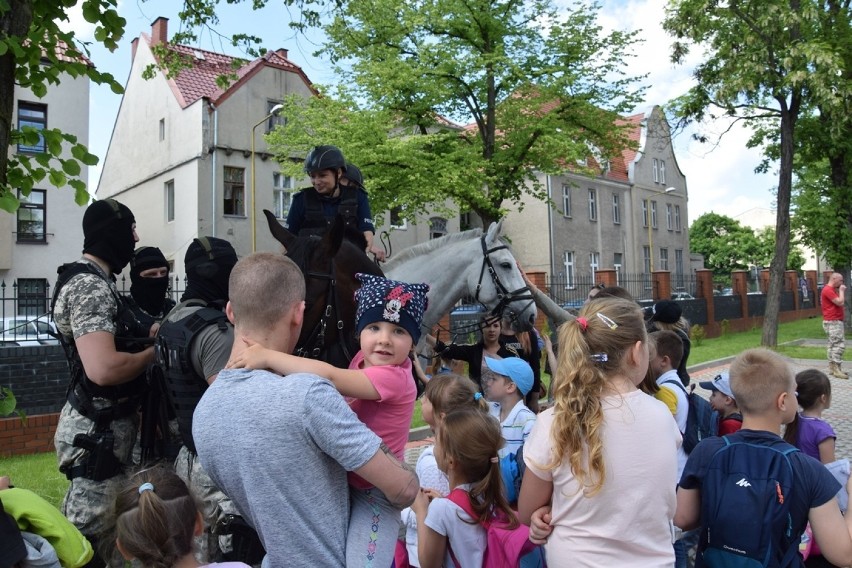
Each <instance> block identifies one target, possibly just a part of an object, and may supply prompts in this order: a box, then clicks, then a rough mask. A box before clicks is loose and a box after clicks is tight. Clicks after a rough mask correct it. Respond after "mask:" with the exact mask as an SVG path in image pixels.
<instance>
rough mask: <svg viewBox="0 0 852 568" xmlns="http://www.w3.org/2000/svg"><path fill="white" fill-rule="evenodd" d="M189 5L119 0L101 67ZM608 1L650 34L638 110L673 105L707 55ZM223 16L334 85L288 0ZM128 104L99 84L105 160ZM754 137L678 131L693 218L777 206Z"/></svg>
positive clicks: (233, 28)
mask: <svg viewBox="0 0 852 568" xmlns="http://www.w3.org/2000/svg"><path fill="white" fill-rule="evenodd" d="M555 1H556V3H557V5H570V3H571V2H570V0H555ZM181 4H182V2H179V1H178V0H146V1H144V2H143V1H141V0H119V2H118V6H119V13H120V14H121V16H123V17H124V18H125V19H126V20H127V27H126V31H125V37H124V39H123V40H122V41H121V42H120V43H119V45H120V47H119V49H118V50H116V51H115V52H113V53H110V52H109V51H107V50H106V49H104V48H103V47H101V46H100V45H99V44H97V43H93V45H92V51H91V56H90V58H91V59H92V61H93V63H94V64H95V66H96V67H97V68H98V70H100V71H102V72H109V73H111V74H112V75H113V76H114V77H115V78H116V80H117V81H118V82H119V83H121V84H125V83H126V81H127V76H128V73H129V72H130V62H131V59H130V42H131V40H133V38H135V37H138V36H139V34H140V33H141V32H146V33H148V34H150V29H151V22H153V21H154V20H155V19H156V18H157V17H159V16H165V17H167V18H169V35H170V36H171V35H172V34H173V33H174V32H175V31H177V30H178V29H179V28H180V20H179V18H178V16H177V12H178V10H179V8H180V6H181ZM602 4H603V6H602V8H601V11H600V14H599V23H600V25H601V26H602V28H603V29H604V30H614V29H618V30H624V31H633V30H640V37H641V38H642V39H643V40H644V41H643V43H641V44H639V45H638V46H636V48H635V54H636V57H634V58H632V59H631V60H630V62H629V63H630V70H629V72H630V74H632V75H637V76H638V75H643V74H648V78H647V79H646V80H645V84H646V85H647V86H648V89H647V91H646V94H645V104H644V105H642V106H641V107H639V108H637V109H636V111H637V112H639V111H643V110H647V109H649V108H650V107H651V106H653V105H662V106H665V104H666V103H667V102H668V101H669V100H671V99H673V98H675V97H677V96H679V95H681V94H683V93H684V92H686V90H687V89H688V88H689V87H690V85H691V84H692V79H691V68H692V67H693V66H694V65H695V64H696V63H697V62H698V61H700V59H699V58H700V56H701V54H700V53H693V54H691V55H690V60H689V61H688V62H687V63H686V64H684V65H681V66H675V65H674V64H673V63H671V62H670V60H669V54H670V53H671V43H672V40H671V38H670V37H669V36H668V35H667V34H666V33H665V32H664V31H663V29H662V20H663V17H664V13H665V5H666V1H665V0H607V1H606V2H603V3H602ZM218 14H219V20H220V21H219V23H218V24H217V25H215V26H214V27H215V30H216V31H217V32H218V33H220V34H223V35H224V36H226V37H230V35H231V34H233V33H240V32H243V33H251V34H253V35H256V36H258V37H260V38H262V40H263V44H262V45H263V47H266V48H267V49H277V48H279V47H283V48H285V49H288V50H289V58H290V59H291V60H292V61H293V62H294V63H295V64H297V65H299V66H301V67H302V69H303V70H304V71H305V73H306V74H307V75H308V77H309V78H310V79H311V81H313V82H314V83H318V84H331V83H333V81H334V74H333V72H332V70H331V66H330V64H329V63H328V62H327V61H324V60H322V59H321V58H317V57H314V56H313V53H314V52H315V51H317V49H318V48H319V47H320V45H321V37H322V36H321V34H320V33H319V32H314V33H312V34H310V36H309V37H305V36H303V35H299V34H297V33H296V32H294V31H292V30H291V29H290V28H289V27H288V25H287V23H288V22H290V21H291V20H292V19H293V18H294V17H298V11H296V10H290V9H289V8H286V7H285V6H284V5H283V2H281V1H280V0H269V2H268V5H267V6H266V7H265V8H264V9H262V10H260V11H252V10H251V9H250V2H248V1H244V2H243V3H242V4H238V5H228V4H225V3H223V4H221V5H220V7H219V10H218ZM68 26H69V27H70V29H73V30H74V31H75V32H76V34H77V36H78V37H79V38H82V39H84V40H91V37H92V34H93V32H94V28H93V26H91V25H90V24H88V23H87V22H85V21H84V20H83V18H82V16H81V14H80V11H79V6H78V7H76V8H75V9H73V10H72V12H70V13H69V23H68ZM196 47H199V48H201V49H207V50H211V51H218V52H224V53H228V54H231V55H236V56H244V54H242V53H240V52H239V51H238V50H237V49H236V48H234V47H232V46H230V44H229V42H227V41H226V39H223V38H221V37H218V36H217V35H215V34H213V33H210V32H206V33H204V34H202V35H201V37H200V38H199V41H198V43H197V44H196ZM120 102H121V96H120V95H116V94H114V93H112V91H111V90H110V89H109V88H108V87H104V86H100V85H94V84H93V85H92V86H91V105H90V109H91V110H90V131H89V148H90V150H91V151H92V152H93V153H94V154H96V155H97V156H100V157H101V159H103V158H104V156H106V150H107V147H108V145H109V140H110V136H111V134H112V128H113V124H114V122H115V117H116V114H117V113H118V108H119V104H120ZM728 127H729V124H727V123H724V122H716V123H710V124H704V125H701V128H702V132H704V133H710V134H714V133H715V134H717V135H718V134H719V133H721V132H724V131H725V130H727V129H728ZM713 138H715V137H712V136H711V139H713ZM748 138H749V131H748V130H746V129H744V128H741V127H738V126H734V127H733V128H732V129H730V131H729V132H727V133H726V134H725V135H724V137H723V138H722V139H721V141H720V142H719V143H718V144H701V143H698V142H696V141H694V140H692V138H691V136H690V133H689V132H682V133H680V134H678V135H676V136H675V138H674V140H673V143H674V147H675V155H676V157H677V162H678V166H679V167H680V169H681V171H683V173H684V174H685V175H686V180H687V188H688V194H689V205H688V209H689V222H690V223H692V221H694V220H695V219H696V218H697V217H699V216H700V215H702V214H704V213H708V212H711V211H712V212H715V213H719V214H722V215H728V216H731V217H738V216H740V215H742V214H743V213H745V212H747V211H749V210H750V209H752V208H767V207H771V206H772V204H773V203H774V196H773V193H772V191H773V189H774V188H775V186H776V185H777V176H776V175H775V174H774V173H773V171H772V169H771V168H770V173H768V174H755V173H754V168H755V166H757V164H758V163H759V162H760V160H761V159H762V155H761V152H760V150H759V149H748V148H746V142H747V140H748ZM99 177H100V166H95V167H94V168H91V169H90V173H89V182H90V187H91V188H92V191H94V188H96V187H97V181H98V178H99Z"/></svg>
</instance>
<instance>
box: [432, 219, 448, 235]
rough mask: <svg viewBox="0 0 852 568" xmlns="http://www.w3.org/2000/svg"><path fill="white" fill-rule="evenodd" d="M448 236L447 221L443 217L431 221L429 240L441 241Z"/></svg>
mask: <svg viewBox="0 0 852 568" xmlns="http://www.w3.org/2000/svg"><path fill="white" fill-rule="evenodd" d="M446 234H447V220H446V219H444V218H443V217H432V218H431V219H429V238H430V239H439V238H441V237H443V236H444V235H446Z"/></svg>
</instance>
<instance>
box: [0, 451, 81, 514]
mask: <svg viewBox="0 0 852 568" xmlns="http://www.w3.org/2000/svg"><path fill="white" fill-rule="evenodd" d="M0 474H2V475H8V476H9V478H10V479H11V481H12V485H14V486H15V487H20V488H22V489H29V490H30V491H32V492H33V493H36V494H37V495H40V496H41V497H43V498H44V499H45V500H47V502H49V503H52V504H53V505H55V506H56V507H57V508H58V507H59V505H60V504H61V503H62V498H63V497H64V496H65V492H66V491H67V490H68V480H67V479H65V476H64V475H62V474H61V473H59V468H58V467H57V465H56V454H55V453H53V452H49V453H44V454H31V455H27V456H12V457H5V458H3V464H2V466H0Z"/></svg>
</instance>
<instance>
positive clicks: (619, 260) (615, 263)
mask: <svg viewBox="0 0 852 568" xmlns="http://www.w3.org/2000/svg"><path fill="white" fill-rule="evenodd" d="M612 267H613V268H614V269H615V283H616V285H619V286H620V285H621V270H622V269H623V268H624V253H622V252H616V253H613V254H612Z"/></svg>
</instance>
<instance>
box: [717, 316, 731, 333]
mask: <svg viewBox="0 0 852 568" xmlns="http://www.w3.org/2000/svg"><path fill="white" fill-rule="evenodd" d="M719 325H720V326H721V327H722V337H727V336H728V335H730V334H731V322H730V321H729V320H726V319H723V320H722V321H721V322H719Z"/></svg>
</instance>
